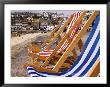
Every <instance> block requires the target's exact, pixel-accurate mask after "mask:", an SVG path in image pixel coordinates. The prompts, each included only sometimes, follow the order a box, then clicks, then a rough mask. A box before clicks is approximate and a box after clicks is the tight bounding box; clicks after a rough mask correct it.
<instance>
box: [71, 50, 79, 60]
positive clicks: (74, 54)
mask: <svg viewBox="0 0 110 87" xmlns="http://www.w3.org/2000/svg"><path fill="white" fill-rule="evenodd" d="M72 53H73V57H74V59H77V57H78V55H77V52H76V51H75V49H73V50H72Z"/></svg>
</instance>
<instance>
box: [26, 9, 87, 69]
mask: <svg viewBox="0 0 110 87" xmlns="http://www.w3.org/2000/svg"><path fill="white" fill-rule="evenodd" d="M85 14H86V11H83V12H81V15H80V16H79V17H78V19H77V20H76V21H75V23H74V24H73V25H72V27H71V29H69V31H68V32H67V34H66V35H64V37H63V39H62V40H61V41H60V43H59V44H58V45H57V47H56V48H55V49H54V51H53V50H49V51H48V50H47V51H48V55H47V52H46V50H45V52H46V54H45V52H44V54H43V55H41V54H40V56H38V58H36V59H35V61H33V63H35V62H36V60H37V61H38V59H40V60H44V63H43V66H45V65H47V62H48V60H50V59H53V58H54V56H56V55H57V54H56V53H59V51H60V50H61V51H62V49H63V50H64V49H67V48H68V44H65V40H66V39H68V40H69V44H70V40H71V41H72V39H73V37H74V34H75V33H76V32H77V30H78V28H77V25H78V24H79V23H80V22H81V20H82V18H83V17H84V16H85ZM69 35H70V37H69ZM66 42H67V43H68V41H66ZM63 44H65V46H67V48H65V47H64V46H63ZM61 47H62V49H60V48H61ZM58 49H59V50H58ZM49 52H50V53H49ZM74 53H75V51H74V52H73V54H74ZM38 55H39V54H38ZM44 55H46V56H44ZM61 55H63V54H61ZM61 55H60V56H59V55H58V56H59V57H58V58H60V57H61ZM44 57H45V58H44ZM58 58H54V59H55V60H56V59H58ZM54 59H53V60H54ZM54 62H55V61H54ZM69 63H73V62H72V61H71V60H69ZM35 65H39V63H36V64H35ZM25 66H27V64H25ZM25 66H24V67H25ZM65 66H66V67H67V68H68V67H70V64H64V67H65Z"/></svg>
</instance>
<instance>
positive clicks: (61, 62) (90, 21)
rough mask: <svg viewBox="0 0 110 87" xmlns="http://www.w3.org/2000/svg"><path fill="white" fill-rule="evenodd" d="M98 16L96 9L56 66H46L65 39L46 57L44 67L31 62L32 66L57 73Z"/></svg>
mask: <svg viewBox="0 0 110 87" xmlns="http://www.w3.org/2000/svg"><path fill="white" fill-rule="evenodd" d="M85 13H86V11H84V12H83V13H82V14H81V16H80V17H79V18H78V19H77V21H76V22H75V23H74V26H72V29H74V28H75V26H76V25H77V23H78V22H79V21H80V20H81V18H82V17H83V16H84V15H85ZM96 16H97V11H94V12H93V14H92V15H91V16H90V17H89V19H88V20H87V22H86V23H85V24H84V26H83V27H82V29H81V30H80V31H79V33H78V34H77V35H75V38H74V39H73V40H72V42H71V43H70V45H69V47H68V48H67V49H66V51H65V52H64V54H63V55H62V56H61V58H60V59H59V60H58V61H57V63H56V65H55V66H54V68H53V69H52V70H49V69H46V68H45V66H46V65H48V63H49V60H50V59H51V58H52V57H53V56H54V55H55V54H56V52H57V50H58V48H60V46H61V45H62V44H63V42H64V39H62V40H61V41H60V44H59V45H57V47H56V48H55V50H54V51H53V53H52V54H51V55H50V56H49V57H48V58H47V59H46V61H45V62H44V64H43V66H42V67H37V65H35V64H30V66H33V67H34V68H35V69H36V70H37V71H41V72H56V73H58V71H59V69H60V68H61V66H62V65H63V64H64V62H65V61H66V59H67V57H68V55H69V53H70V52H72V51H73V49H74V47H75V45H76V44H77V43H78V42H79V40H80V39H81V37H82V36H83V34H84V33H85V32H86V31H87V29H88V28H89V26H90V25H91V23H92V22H93V21H94V20H95V18H96ZM72 29H70V31H69V32H68V34H67V35H66V36H65V37H64V38H67V36H68V35H69V34H70V33H71V31H72ZM41 69H43V70H41Z"/></svg>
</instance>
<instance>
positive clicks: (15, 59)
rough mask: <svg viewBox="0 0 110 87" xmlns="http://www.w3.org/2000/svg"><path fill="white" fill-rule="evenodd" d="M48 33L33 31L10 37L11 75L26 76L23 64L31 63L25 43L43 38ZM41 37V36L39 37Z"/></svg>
mask: <svg viewBox="0 0 110 87" xmlns="http://www.w3.org/2000/svg"><path fill="white" fill-rule="evenodd" d="M49 34H50V33H33V34H26V35H22V36H20V37H12V38H11V76H12V77H23V76H24V77H27V76H28V74H27V70H26V69H24V68H23V64H25V63H31V62H32V60H31V58H30V57H29V55H28V53H27V45H28V44H29V43H31V42H33V41H39V40H40V39H41V40H45V38H47V36H48V35H49ZM41 37H42V38H41Z"/></svg>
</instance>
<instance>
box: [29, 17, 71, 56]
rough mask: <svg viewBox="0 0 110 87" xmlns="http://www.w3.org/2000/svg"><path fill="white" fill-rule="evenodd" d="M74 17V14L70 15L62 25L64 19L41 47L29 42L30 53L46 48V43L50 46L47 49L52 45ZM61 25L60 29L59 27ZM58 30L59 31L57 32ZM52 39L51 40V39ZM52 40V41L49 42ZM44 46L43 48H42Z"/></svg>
mask: <svg viewBox="0 0 110 87" xmlns="http://www.w3.org/2000/svg"><path fill="white" fill-rule="evenodd" d="M72 18H73V15H70V17H69V18H68V19H67V20H66V21H65V23H64V25H62V21H63V20H62V21H61V22H60V23H59V24H58V25H57V26H56V28H55V29H54V30H53V31H52V32H51V34H50V36H49V37H48V38H47V39H46V40H45V41H44V43H43V44H42V46H41V47H39V46H38V45H36V44H34V43H32V44H29V45H28V47H27V50H28V54H29V55H30V56H31V55H33V54H34V53H38V52H40V51H42V50H44V48H45V47H46V45H47V44H48V46H47V47H46V48H47V49H49V48H50V46H51V45H52V44H53V43H54V42H56V39H57V38H58V37H59V36H60V34H61V33H62V31H63V30H64V29H65V27H66V26H67V25H68V24H69V23H70V22H71V20H72ZM59 27H60V29H59ZM56 31H57V32H56ZM50 40H51V41H50ZM49 41H50V42H49ZM42 48H43V49H42Z"/></svg>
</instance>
